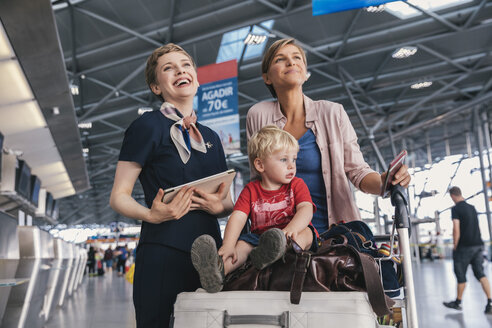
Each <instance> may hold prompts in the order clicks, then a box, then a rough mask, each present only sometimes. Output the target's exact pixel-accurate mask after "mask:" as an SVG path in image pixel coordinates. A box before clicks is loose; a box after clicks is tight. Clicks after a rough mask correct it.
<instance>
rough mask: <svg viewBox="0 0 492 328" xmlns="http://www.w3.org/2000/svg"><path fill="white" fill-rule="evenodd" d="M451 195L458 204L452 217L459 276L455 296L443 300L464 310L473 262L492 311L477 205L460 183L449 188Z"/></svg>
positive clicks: (456, 270) (456, 267)
mask: <svg viewBox="0 0 492 328" xmlns="http://www.w3.org/2000/svg"><path fill="white" fill-rule="evenodd" d="M449 195H450V196H451V199H452V200H453V202H454V203H455V204H456V205H455V206H453V208H452V209H451V218H452V219H453V261H454V273H455V275H456V279H457V280H458V292H457V295H456V300H455V301H451V302H443V304H444V306H446V307H448V308H452V309H456V310H461V299H462V297H463V292H464V291H465V287H466V270H467V268H468V265H469V264H471V265H472V269H473V274H474V275H475V278H477V280H478V281H480V284H481V285H482V289H483V291H484V292H485V295H487V305H486V306H485V313H487V314H492V304H491V295H490V284H489V280H488V279H487V277H486V276H485V274H484V271H483V256H482V253H483V241H482V237H481V235H480V229H479V227H478V216H477V211H476V210H475V207H473V206H472V205H470V204H468V203H467V202H465V199H464V198H463V196H462V195H461V190H460V188H458V187H452V188H451V189H449Z"/></svg>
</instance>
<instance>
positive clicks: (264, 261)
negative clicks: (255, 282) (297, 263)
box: [249, 228, 287, 270]
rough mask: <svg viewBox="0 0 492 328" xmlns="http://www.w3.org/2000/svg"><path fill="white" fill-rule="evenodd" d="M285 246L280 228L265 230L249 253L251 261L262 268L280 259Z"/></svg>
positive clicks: (285, 241)
mask: <svg viewBox="0 0 492 328" xmlns="http://www.w3.org/2000/svg"><path fill="white" fill-rule="evenodd" d="M286 247H287V239H286V238H285V234H284V233H283V231H282V230H280V229H277V228H273V229H270V230H267V231H265V232H264V233H263V234H262V235H261V236H260V240H259V242H258V246H257V247H255V248H253V250H252V251H251V253H250V254H249V257H250V259H251V263H252V264H253V266H254V267H255V268H256V269H258V270H261V269H264V268H265V267H267V266H268V265H270V264H272V263H273V262H275V261H277V260H278V259H280V258H281V257H282V256H283V255H284V254H285V248H286Z"/></svg>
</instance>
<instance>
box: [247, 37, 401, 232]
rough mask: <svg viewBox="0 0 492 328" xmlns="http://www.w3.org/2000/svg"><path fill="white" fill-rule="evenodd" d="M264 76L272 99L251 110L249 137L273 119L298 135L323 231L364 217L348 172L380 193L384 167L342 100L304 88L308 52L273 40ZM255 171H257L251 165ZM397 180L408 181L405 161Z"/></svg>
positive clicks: (301, 165)
mask: <svg viewBox="0 0 492 328" xmlns="http://www.w3.org/2000/svg"><path fill="white" fill-rule="evenodd" d="M261 70H262V77H263V81H264V82H265V84H266V86H267V88H268V89H269V91H270V92H271V94H272V96H273V97H274V98H276V100H274V101H263V102H260V103H258V104H256V105H254V106H253V107H251V108H250V109H249V111H248V114H247V117H246V134H247V138H248V140H249V139H250V138H251V136H252V135H253V134H254V133H255V132H256V131H258V130H260V129H261V128H262V127H263V126H265V125H270V124H274V125H276V126H277V127H279V128H281V129H283V130H285V131H287V132H289V133H290V134H292V135H293V136H294V137H295V138H296V139H297V140H298V141H299V146H300V150H299V153H298V156H297V175H296V176H297V177H299V178H302V179H303V180H304V182H305V183H306V184H307V186H308V188H309V191H310V193H311V197H312V199H313V202H314V204H315V205H316V212H315V213H314V216H313V221H312V223H313V225H314V227H315V228H316V229H317V230H318V232H319V233H322V232H324V231H326V230H327V229H328V228H329V227H330V226H331V225H332V224H336V223H338V222H340V221H346V222H347V221H353V220H360V213H359V209H358V207H357V206H356V204H355V201H354V199H353V198H352V191H351V189H350V186H349V184H348V183H347V178H348V179H349V180H350V181H351V182H352V184H353V185H354V186H355V187H356V188H358V189H360V190H362V191H363V192H366V193H371V194H375V195H379V194H380V192H381V186H382V184H383V181H384V179H385V177H386V173H383V174H379V173H377V172H375V171H373V170H372V169H370V167H369V165H368V164H367V163H366V162H365V161H364V158H363V156H362V153H361V151H360V148H359V145H358V144H357V135H356V134H355V131H354V128H353V127H352V124H351V123H350V120H349V118H348V116H347V113H345V111H344V109H343V107H342V105H340V104H337V103H333V102H330V101H325V100H320V101H313V100H311V99H310V98H309V97H307V96H306V95H304V93H303V89H302V87H303V85H304V83H305V82H306V81H307V79H308V73H307V62H306V54H305V53H304V51H303V50H302V48H301V47H300V46H299V45H298V44H297V43H296V42H295V40H294V39H281V40H278V41H276V42H274V43H273V44H272V45H271V46H270V48H269V49H268V50H267V52H266V53H265V55H264V57H263V61H262V65H261ZM251 174H252V177H255V176H256V173H255V172H254V171H253V170H252V168H251ZM391 183H392V184H393V185H395V184H401V185H402V186H403V187H407V186H408V184H409V183H410V174H409V173H408V172H407V166H406V165H403V166H402V167H401V168H400V169H399V170H398V172H396V174H395V177H394V179H393V181H392V182H391Z"/></svg>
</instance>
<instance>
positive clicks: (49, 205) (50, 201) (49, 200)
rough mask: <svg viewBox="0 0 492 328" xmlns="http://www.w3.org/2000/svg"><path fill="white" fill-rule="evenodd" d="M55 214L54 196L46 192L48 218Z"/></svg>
mask: <svg viewBox="0 0 492 328" xmlns="http://www.w3.org/2000/svg"><path fill="white" fill-rule="evenodd" d="M52 213H53V196H52V195H51V193H50V192H46V216H51V214H52Z"/></svg>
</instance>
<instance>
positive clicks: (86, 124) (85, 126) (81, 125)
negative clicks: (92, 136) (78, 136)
mask: <svg viewBox="0 0 492 328" xmlns="http://www.w3.org/2000/svg"><path fill="white" fill-rule="evenodd" d="M78 127H79V129H91V128H92V122H82V123H79V124H78Z"/></svg>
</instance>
